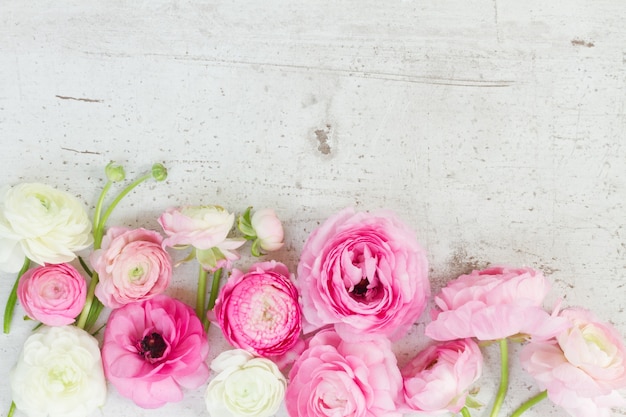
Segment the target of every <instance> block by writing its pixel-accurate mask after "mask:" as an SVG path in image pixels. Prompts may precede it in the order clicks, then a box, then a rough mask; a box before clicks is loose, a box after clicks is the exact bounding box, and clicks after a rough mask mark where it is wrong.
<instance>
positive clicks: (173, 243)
mask: <svg viewBox="0 0 626 417" xmlns="http://www.w3.org/2000/svg"><path fill="white" fill-rule="evenodd" d="M158 222H159V224H160V225H161V227H162V228H163V231H164V232H165V234H166V235H167V238H166V239H165V240H163V245H164V246H167V247H173V248H177V249H184V248H186V247H187V246H192V247H193V248H194V250H195V256H196V259H198V262H199V263H200V264H201V265H202V267H203V268H205V269H206V270H209V271H215V270H217V269H218V268H230V265H231V263H232V262H233V261H235V260H237V259H239V254H238V253H237V251H236V249H238V248H239V247H240V246H241V245H243V244H244V243H245V242H246V241H245V239H231V238H228V234H229V232H230V231H231V229H232V228H233V224H234V222H235V215H234V214H232V213H229V212H228V211H226V210H225V209H224V208H222V207H220V206H185V207H181V208H170V209H167V210H166V211H165V212H164V213H163V214H162V215H161V216H160V217H159V219H158Z"/></svg>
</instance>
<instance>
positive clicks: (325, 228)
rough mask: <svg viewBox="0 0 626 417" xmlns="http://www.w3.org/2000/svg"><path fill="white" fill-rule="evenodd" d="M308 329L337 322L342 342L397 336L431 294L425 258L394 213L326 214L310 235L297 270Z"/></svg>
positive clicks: (409, 323) (407, 229) (350, 212)
mask: <svg viewBox="0 0 626 417" xmlns="http://www.w3.org/2000/svg"><path fill="white" fill-rule="evenodd" d="M298 286H299V289H300V293H301V296H302V309H303V313H304V318H305V327H304V330H305V332H309V331H312V330H315V329H317V328H321V327H322V326H325V325H329V324H334V325H335V328H336V330H337V332H339V333H340V334H341V335H342V337H344V338H347V337H352V338H358V339H363V338H364V337H375V336H376V335H384V336H388V337H391V338H392V339H398V338H400V337H402V336H403V335H404V334H405V333H406V331H407V330H408V328H409V326H410V325H411V324H412V323H413V322H415V321H416V320H417V318H418V317H419V315H420V314H421V313H422V312H423V311H424V307H425V304H426V299H427V297H428V296H429V294H430V285H429V281H428V261H427V259H426V255H425V252H424V250H423V249H422V248H421V247H420V246H419V244H418V243H417V241H416V239H415V235H414V234H413V233H412V232H411V230H410V229H409V227H408V226H406V225H405V224H403V223H402V222H401V221H400V220H399V219H397V217H396V216H395V215H394V214H393V213H391V212H378V213H375V214H370V213H363V212H361V213H355V212H354V210H353V209H351V208H348V209H344V210H343V211H341V212H339V213H337V214H336V215H334V216H332V217H330V218H329V219H328V220H326V222H324V224H322V225H321V226H320V227H319V228H318V229H316V230H314V231H313V233H311V235H310V236H309V238H308V240H307V242H306V243H305V245H304V248H303V250H302V255H301V258H300V263H299V265H298Z"/></svg>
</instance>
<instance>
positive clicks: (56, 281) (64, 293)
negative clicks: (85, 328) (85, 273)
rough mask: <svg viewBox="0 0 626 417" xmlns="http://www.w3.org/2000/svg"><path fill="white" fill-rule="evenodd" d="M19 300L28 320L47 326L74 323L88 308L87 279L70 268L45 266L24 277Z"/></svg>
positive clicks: (20, 285) (32, 270)
mask: <svg viewBox="0 0 626 417" xmlns="http://www.w3.org/2000/svg"><path fill="white" fill-rule="evenodd" d="M17 296H18V298H19V300H20V303H21V304H22V307H24V310H26V314H27V315H28V317H30V318H31V319H34V320H39V321H40V322H42V323H43V324H46V325H48V326H63V325H66V324H70V323H73V322H74V319H75V318H76V316H78V315H79V314H80V311H81V310H82V308H83V306H84V305H85V298H86V297H87V284H86V283H85V278H83V277H82V275H80V273H79V272H78V271H77V270H76V268H74V267H73V266H72V265H69V264H56V265H44V266H39V267H37V268H33V269H29V270H28V271H26V272H25V273H24V275H22V277H21V278H20V282H19V284H18V287H17Z"/></svg>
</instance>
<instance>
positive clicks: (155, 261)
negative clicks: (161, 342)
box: [90, 227, 172, 308]
mask: <svg viewBox="0 0 626 417" xmlns="http://www.w3.org/2000/svg"><path fill="white" fill-rule="evenodd" d="M162 240H163V238H162V237H161V235H160V234H158V233H157V232H154V231H152V230H147V229H143V228H139V229H127V228H124V227H111V228H110V229H109V230H108V231H107V233H106V235H105V236H104V238H103V239H102V248H101V249H98V250H96V251H94V252H93V253H92V255H91V258H90V259H91V264H92V265H93V268H94V270H95V271H96V272H97V273H98V276H99V282H98V285H97V286H96V296H97V297H98V299H99V300H100V301H102V304H104V305H105V306H107V307H109V308H119V307H121V306H123V305H126V304H128V303H132V302H137V301H143V300H147V299H149V298H152V297H154V296H155V295H157V294H161V293H162V292H163V291H165V289H166V288H167V287H168V285H169V283H170V280H171V277H172V260H171V257H170V255H169V254H168V253H167V252H166V251H165V250H164V249H163V247H162V246H161V243H162Z"/></svg>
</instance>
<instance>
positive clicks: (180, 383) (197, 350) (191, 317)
mask: <svg viewBox="0 0 626 417" xmlns="http://www.w3.org/2000/svg"><path fill="white" fill-rule="evenodd" d="M208 353H209V344H208V341H207V337H206V334H205V332H204V329H203V327H202V323H201V322H200V320H199V319H198V317H197V316H196V314H195V312H194V311H193V309H192V308H191V307H189V306H187V305H186V304H184V303H183V302H181V301H178V300H176V299H173V298H170V297H168V296H166V295H163V294H161V295H157V296H156V297H154V298H151V299H149V300H146V301H143V302H139V303H131V304H127V305H125V306H124V307H121V308H118V309H116V310H113V312H112V313H111V316H110V317H109V320H108V322H107V326H106V330H105V332H104V342H103V346H102V361H103V364H104V372H105V375H106V377H107V380H109V381H110V382H111V384H112V385H113V386H115V387H116V388H117V390H118V392H119V393H120V395H122V396H124V397H127V398H130V399H131V400H133V401H134V402H135V403H136V404H137V405H139V406H140V407H143V408H157V407H160V406H163V405H165V404H166V403H168V402H177V401H180V400H182V399H183V390H182V388H188V389H195V388H198V387H199V386H201V385H202V384H204V383H205V382H206V381H207V379H208V377H209V368H208V366H207V364H206V359H207V356H208Z"/></svg>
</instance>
